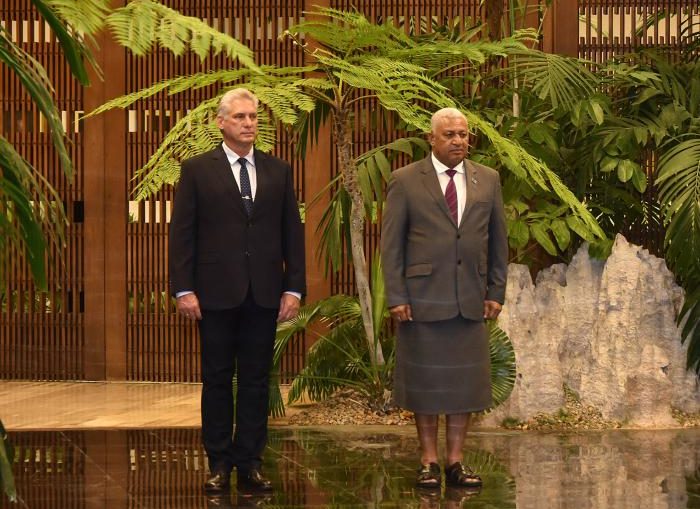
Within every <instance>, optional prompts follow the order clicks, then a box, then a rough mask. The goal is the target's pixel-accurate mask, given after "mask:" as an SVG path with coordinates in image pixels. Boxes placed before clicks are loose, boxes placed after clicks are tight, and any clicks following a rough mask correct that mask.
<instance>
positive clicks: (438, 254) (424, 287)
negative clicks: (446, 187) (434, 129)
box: [381, 156, 508, 321]
mask: <svg viewBox="0 0 700 509" xmlns="http://www.w3.org/2000/svg"><path fill="white" fill-rule="evenodd" d="M465 164H466V173H465V180H466V185H467V201H466V204H465V209H464V215H463V216H462V220H461V222H460V225H459V228H458V227H457V225H456V224H455V223H454V221H453V220H452V218H451V217H450V214H449V210H448V208H447V203H446V202H445V196H444V194H443V192H442V189H441V188H440V183H439V181H438V178H437V174H436V173H435V168H434V167H433V163H432V161H431V158H430V156H429V157H427V158H425V159H423V160H421V161H417V162H415V163H413V164H410V165H408V166H405V167H403V168H400V169H398V170H396V171H395V172H394V173H393V175H392V179H391V181H390V182H389V188H388V192H387V200H386V208H385V210H384V216H383V220H382V236H381V254H382V265H383V270H384V278H385V281H386V293H387V302H388V305H389V307H392V306H397V305H400V304H410V305H411V310H412V313H413V319H414V320H417V321H437V320H447V319H449V318H454V317H456V316H457V315H459V314H461V315H462V316H463V317H464V318H467V319H470V320H483V316H484V300H494V301H497V302H500V303H503V299H504V298H505V288H506V273H507V267H508V238H507V234H506V224H505V214H504V211H503V198H502V196H501V185H500V181H499V175H498V172H496V171H495V170H492V169H491V168H488V167H486V166H483V165H480V164H477V163H474V162H471V161H468V160H467V161H465Z"/></svg>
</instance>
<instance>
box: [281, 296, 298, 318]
mask: <svg viewBox="0 0 700 509" xmlns="http://www.w3.org/2000/svg"><path fill="white" fill-rule="evenodd" d="M300 304H301V302H300V301H299V299H297V297H296V295H292V294H291V293H284V294H282V299H281V300H280V312H279V313H278V314H277V321H278V322H286V321H287V320H291V319H292V318H294V317H295V316H297V314H298V313H299V305H300Z"/></svg>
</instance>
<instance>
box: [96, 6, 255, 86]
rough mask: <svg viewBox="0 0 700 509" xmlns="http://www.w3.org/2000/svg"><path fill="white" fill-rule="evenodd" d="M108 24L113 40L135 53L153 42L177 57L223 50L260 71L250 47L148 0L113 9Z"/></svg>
mask: <svg viewBox="0 0 700 509" xmlns="http://www.w3.org/2000/svg"><path fill="white" fill-rule="evenodd" d="M107 24H108V25H109V27H110V28H111V29H112V32H113V33H114V36H115V38H116V40H117V41H118V42H119V43H120V44H121V45H123V46H125V47H127V48H129V49H130V50H131V51H132V52H133V53H134V54H136V55H145V54H146V53H148V52H149V51H151V49H152V47H153V46H154V45H156V44H157V45H160V46H161V47H163V48H166V49H168V50H170V51H171V52H172V53H173V54H175V55H178V56H180V55H182V54H184V53H185V51H187V50H188V49H189V50H190V51H192V52H194V53H195V54H196V55H197V56H199V58H200V59H201V60H205V59H206V58H207V56H209V55H210V54H211V53H213V54H214V55H217V54H219V53H221V52H222V51H223V52H224V53H225V54H226V55H227V56H228V57H229V58H231V59H234V60H238V61H239V62H241V64H243V65H244V66H245V67H248V68H249V69H251V70H254V71H257V72H260V71H259V69H258V66H257V65H256V64H255V58H254V55H253V52H252V50H250V48H248V47H247V46H245V45H244V44H242V43H241V42H239V41H238V40H236V39H234V38H233V37H231V36H229V35H226V34H224V33H222V32H219V31H218V30H216V29H214V28H212V27H210V26H209V25H207V24H206V23H205V22H203V21H202V20H200V19H198V18H195V17H191V16H183V15H182V14H180V13H179V12H177V11H175V10H173V9H170V8H169V7H166V6H164V5H161V4H159V3H157V2H153V1H151V0H132V1H131V2H129V3H128V4H127V5H126V6H125V7H121V8H119V9H115V10H114V11H113V12H112V13H111V14H110V15H109V17H108V18H107Z"/></svg>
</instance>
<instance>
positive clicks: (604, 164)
mask: <svg viewBox="0 0 700 509" xmlns="http://www.w3.org/2000/svg"><path fill="white" fill-rule="evenodd" d="M619 162H620V160H619V159H617V158H616V157H608V156H605V157H603V160H602V161H601V162H600V171H602V172H609V171H613V170H614V169H615V168H617V165H618V163H619Z"/></svg>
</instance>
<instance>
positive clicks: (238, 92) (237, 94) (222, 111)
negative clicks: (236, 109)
mask: <svg viewBox="0 0 700 509" xmlns="http://www.w3.org/2000/svg"><path fill="white" fill-rule="evenodd" d="M238 99H247V100H249V101H252V102H253V104H254V105H255V109H257V108H258V98H257V97H255V94H254V93H253V92H251V91H250V90H248V89H247V88H234V89H232V90H229V91H228V92H226V93H225V94H224V95H223V96H222V97H221V100H220V101H219V107H218V108H217V109H216V116H217V117H218V118H221V117H223V116H224V115H226V114H227V113H228V112H229V110H230V109H231V108H230V107H229V106H230V104H231V102H232V101H236V100H238Z"/></svg>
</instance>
